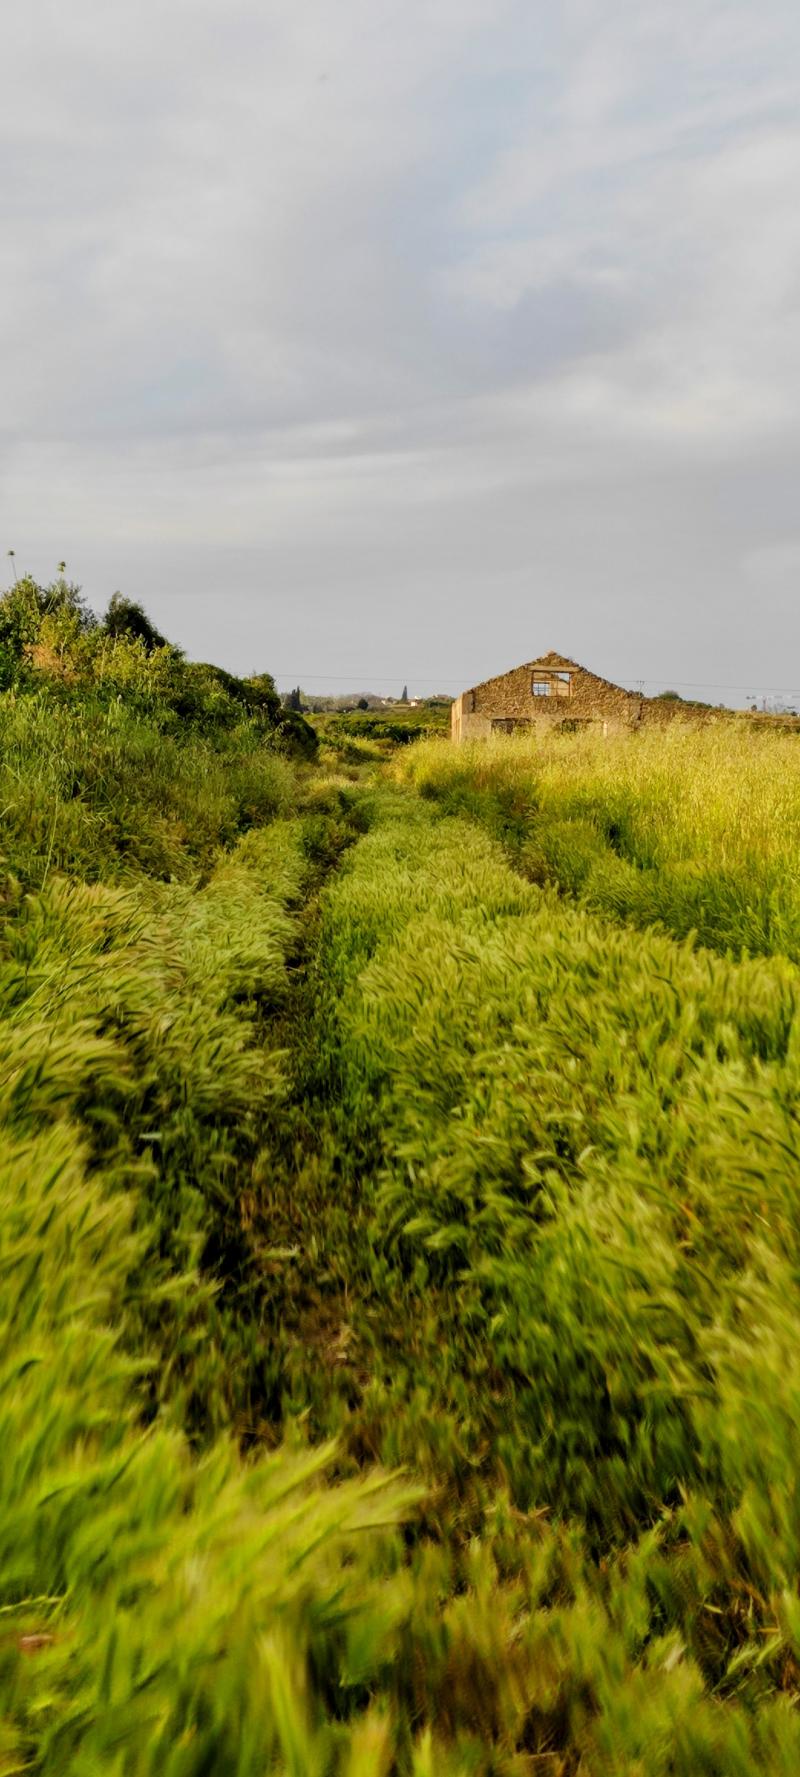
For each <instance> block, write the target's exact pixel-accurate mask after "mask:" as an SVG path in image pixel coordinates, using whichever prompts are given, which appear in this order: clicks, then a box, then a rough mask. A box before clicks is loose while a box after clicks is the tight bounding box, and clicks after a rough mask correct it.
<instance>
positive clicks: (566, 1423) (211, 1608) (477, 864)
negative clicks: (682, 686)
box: [0, 588, 800, 1777]
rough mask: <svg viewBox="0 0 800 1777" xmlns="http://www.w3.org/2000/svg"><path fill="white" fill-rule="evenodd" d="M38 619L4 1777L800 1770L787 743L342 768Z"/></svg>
mask: <svg viewBox="0 0 800 1777" xmlns="http://www.w3.org/2000/svg"><path fill="white" fill-rule="evenodd" d="M34 590H36V589H34ZM39 593H41V589H38V593H37V596H36V597H34V594H33V593H30V596H28V594H26V593H25V590H24V589H23V593H21V594H20V593H19V591H18V590H17V591H15V592H14V593H13V594H11V595H8V597H7V599H6V601H4V602H3V603H2V604H0V644H1V645H2V650H4V652H2V658H1V659H0V665H2V667H3V674H4V684H5V687H6V688H5V689H4V690H3V691H2V692H0V795H2V802H0V810H1V811H2V812H1V813H0V850H1V851H2V927H1V930H0V992H1V993H2V996H3V1007H2V1025H1V1026H0V1044H2V1048H3V1063H2V1069H1V1070H0V1119H2V1128H3V1149H2V1200H1V1202H0V1280H1V1281H0V1303H1V1304H2V1358H1V1360H0V1451H2V1462H1V1463H0V1545H1V1547H2V1558H1V1559H0V1774H2V1777H11V1774H12V1773H22V1772H32V1773H41V1774H42V1777H63V1774H65V1773H70V1774H71V1773H75V1774H77V1777H90V1774H91V1777H96V1774H97V1773H103V1774H105V1773H109V1774H111V1777H212V1774H214V1777H216V1774H218V1773H219V1774H222V1777H227V1774H230V1777H251V1773H252V1774H255V1773H262V1772H263V1773H267V1772H274V1773H278V1774H280V1777H618V1774H625V1777H697V1774H703V1777H711V1774H714V1777H717V1774H718V1777H728V1774H733V1777H747V1774H749V1773H752V1772H763V1773H765V1774H767V1773H769V1774H775V1777H790V1774H791V1777H795V1773H796V1772H797V1771H798V1770H800V1714H798V1710H797V1702H798V1698H799V1697H800V1590H799V1589H798V1588H799V1582H800V1483H799V1482H798V1474H799V1473H800V1435H799V1434H800V1370H799V1369H798V1364H797V1355H796V1354H797V1347H798V1340H799V1339H800V977H799V976H798V970H797V964H798V961H800V867H799V864H798V859H799V858H800V852H799V851H798V838H799V837H800V743H798V741H796V740H795V739H794V738H793V737H792V736H788V735H787V736H781V735H776V734H771V733H767V732H763V731H755V730H751V729H749V728H747V727H746V726H743V725H742V726H740V725H738V724H736V723H733V722H732V723H731V724H729V725H728V724H721V725H719V726H718V727H716V728H715V729H713V730H711V731H708V732H699V731H693V730H692V729H691V728H683V727H679V726H677V725H676V726H675V727H674V728H672V729H670V730H668V731H666V732H665V733H663V734H652V735H651V734H644V735H641V736H639V735H629V736H627V737H624V738H622V737H621V738H619V739H615V738H612V737H609V739H608V740H606V741H601V740H596V741H590V740H587V739H586V738H584V737H582V736H580V735H574V736H564V737H559V738H557V739H553V740H552V741H551V742H550V743H548V744H546V745H545V744H538V745H537V744H534V743H532V742H530V741H526V742H520V741H516V740H508V739H500V740H498V741H497V742H496V743H488V744H485V745H483V746H481V747H475V748H469V747H462V748H459V749H454V748H452V747H451V746H450V745H449V744H448V743H447V742H446V741H445V740H441V739H429V738H425V737H424V736H423V737H422V738H419V739H415V740H414V742H413V744H405V743H404V742H403V741H401V740H399V739H398V738H397V737H396V736H392V735H391V734H377V735H376V734H375V733H372V732H370V733H367V732H360V731H359V725H358V722H357V721H355V719H352V720H351V719H348V720H346V721H343V720H341V719H339V718H336V719H333V718H327V717H326V718H321V719H320V721H319V733H318V742H319V744H318V746H317V748H316V750H315V746H314V739H313V736H311V737H309V735H308V732H307V730H306V728H305V726H304V725H303V724H302V723H292V722H291V721H287V720H286V719H285V718H284V716H283V715H282V713H281V712H280V709H279V707H278V703H277V699H276V698H275V697H274V695H273V693H272V692H271V690H270V684H269V681H268V680H267V679H266V678H264V677H262V678H261V679H259V680H250V681H239V680H233V679H231V678H230V677H229V676H228V675H216V676H215V674H214V672H213V669H210V668H195V667H191V666H190V665H189V664H188V663H186V662H184V661H183V660H182V658H181V657H180V656H179V655H178V654H177V652H176V651H174V650H169V649H168V648H167V649H165V648H164V647H162V646H161V645H160V638H159V642H158V644H156V645H152V644H151V643H149V642H148V643H147V644H146V643H145V641H143V640H137V639H136V638H135V637H131V636H127V637H122V638H120V637H116V638H115V637H113V636H112V635H111V634H110V632H108V631H107V630H104V629H103V628H102V626H100V627H98V626H93V625H92V624H91V623H88V622H87V621H86V620H85V617H84V616H82V615H81V612H80V611H79V610H77V608H76V607H75V603H74V599H71V596H69V594H68V589H67V590H66V591H65V590H64V589H63V588H62V590H61V592H59V591H58V589H57V588H56V590H55V592H54V591H53V589H50V590H49V594H48V598H49V602H48V599H47V598H44V597H39V596H38V594H39ZM26 597H27V598H28V603H27V605H26V604H25V598H26ZM34 648H37V649H38V650H39V652H38V655H37V656H36V658H34V655H33V653H32V649H34ZM362 726H363V724H362Z"/></svg>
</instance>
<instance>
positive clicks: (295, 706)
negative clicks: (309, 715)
mask: <svg viewBox="0 0 800 1777" xmlns="http://www.w3.org/2000/svg"><path fill="white" fill-rule="evenodd" d="M286 708H287V710H302V708H303V697H302V693H301V690H300V686H299V685H296V686H295V688H294V690H293V691H290V692H289V695H288V697H287V699H286Z"/></svg>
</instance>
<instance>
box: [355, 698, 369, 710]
mask: <svg viewBox="0 0 800 1777" xmlns="http://www.w3.org/2000/svg"><path fill="white" fill-rule="evenodd" d="M356 707H357V708H358V709H360V710H368V709H369V704H368V703H367V700H366V697H359V700H358V704H357V706H356Z"/></svg>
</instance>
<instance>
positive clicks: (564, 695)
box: [451, 653, 672, 740]
mask: <svg viewBox="0 0 800 1777" xmlns="http://www.w3.org/2000/svg"><path fill="white" fill-rule="evenodd" d="M671 714H672V711H671V710H670V708H669V706H668V705H666V706H665V705H664V703H663V702H661V701H660V700H659V699H656V698H652V697H643V696H642V695H641V693H637V692H634V691H623V689H622V687H621V686H619V685H612V684H611V682H610V680H608V679H601V678H599V677H598V675H597V673H590V672H588V671H587V669H586V667H585V666H578V664H577V662H576V661H574V660H568V659H567V657H566V655H564V654H554V653H550V654H542V655H540V656H539V658H538V659H536V660H529V661H527V662H526V664H525V665H524V666H515V667H513V668H512V670H511V672H508V673H501V674H500V675H499V677H498V678H495V679H485V680H484V681H483V684H481V685H473V687H472V689H471V690H470V691H462V693H461V696H460V697H457V698H456V699H455V702H454V704H453V706H452V715H451V723H452V737H453V740H467V739H470V740H472V739H480V738H481V737H482V736H484V735H488V734H493V733H495V734H496V733H506V734H511V733H513V732H514V730H515V729H519V728H532V727H533V726H534V724H536V725H538V724H545V723H549V724H551V725H552V724H555V725H556V726H557V727H561V728H580V727H584V726H588V725H589V724H590V723H591V724H601V725H602V726H603V727H604V728H608V727H609V726H612V725H613V726H614V727H621V726H624V727H638V726H639V724H640V723H641V722H644V721H647V720H650V719H654V720H656V721H659V722H661V721H665V720H669V719H670V716H671Z"/></svg>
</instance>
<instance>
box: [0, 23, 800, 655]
mask: <svg viewBox="0 0 800 1777" xmlns="http://www.w3.org/2000/svg"><path fill="white" fill-rule="evenodd" d="M3 32H4V45H3V48H4V63H5V67H6V93H7V98H6V102H5V103H4V106H3V111H2V115H0V161H1V162H2V165H1V166H0V173H2V177H1V178H0V378H1V381H0V388H1V390H2V402H1V403H0V515H1V516H2V527H0V530H1V531H2V536H0V543H2V547H3V548H7V547H9V546H14V547H15V548H16V549H17V551H18V556H19V558H20V559H21V560H25V561H26V562H29V563H30V565H31V567H32V568H34V570H36V571H38V572H41V573H46V572H48V570H49V567H50V566H51V564H52V562H53V561H55V560H56V559H58V558H59V557H60V556H62V555H65V556H66V557H67V559H68V560H69V562H70V566H71V568H72V571H73V572H75V573H76V575H78V577H80V578H81V579H83V581H84V584H85V586H86V590H87V592H88V593H89V596H90V597H92V598H94V599H95V601H96V602H97V603H100V602H102V601H103V600H104V599H105V598H106V597H107V596H108V594H109V592H110V591H112V590H113V589H114V587H116V586H118V585H123V586H124V587H125V589H126V590H128V591H130V592H132V593H135V594H136V595H137V596H141V597H143V598H144V599H145V601H146V602H147V603H149V604H150V605H151V607H152V609H153V614H154V616H155V617H156V619H157V620H158V621H159V622H160V623H161V624H162V625H165V626H166V627H167V628H169V627H170V625H171V626H172V629H173V630H174V631H175V633H177V634H178V635H179V639H180V640H181V641H182V642H184V644H185V645H186V646H187V647H188V648H189V649H190V650H191V651H192V652H196V653H198V654H203V655H206V656H209V655H210V656H214V657H216V658H218V659H219V660H220V661H222V662H223V663H225V664H229V665H231V666H234V667H237V666H238V667H242V666H245V665H248V664H250V663H251V662H252V659H253V655H254V652H255V653H256V654H257V655H258V657H259V659H260V660H261V661H262V662H263V664H264V665H267V666H269V665H273V666H274V667H276V668H277V669H279V670H281V669H283V668H285V669H286V671H287V673H289V674H290V675H291V676H292V677H297V676H298V675H300V676H303V675H305V676H307V677H309V678H310V675H311V674H319V675H320V678H319V679H317V680H315V682H316V683H320V682H322V680H323V679H324V674H325V673H326V671H327V673H328V674H329V675H330V678H331V682H332V683H334V682H335V683H340V682H341V681H340V678H339V675H340V674H341V675H347V674H348V673H352V677H353V682H354V683H358V682H360V683H364V682H365V675H366V676H368V677H370V678H375V677H376V675H378V674H380V673H383V674H384V676H386V675H387V674H388V675H389V677H390V678H391V676H392V675H394V676H395V677H399V679H400V682H401V683H402V682H403V680H404V679H407V680H409V682H411V681H412V680H413V679H414V677H415V675H419V683H420V684H422V682H423V681H425V682H426V683H427V686H428V688H432V685H433V682H434V681H436V682H439V683H443V682H444V681H445V680H449V681H450V682H451V683H452V685H453V688H456V687H457V685H458V683H459V682H462V681H463V682H469V680H470V679H474V678H475V677H476V676H478V675H479V673H480V672H481V671H483V670H487V671H488V670H490V669H491V668H494V667H500V666H502V665H504V664H508V663H509V662H510V661H511V660H513V659H514V658H515V657H517V656H520V655H524V654H525V653H526V652H528V651H529V650H530V648H531V647H532V646H537V647H538V646H539V645H545V644H546V645H548V646H549V645H557V646H562V647H565V648H568V649H570V650H571V651H573V652H574V653H576V654H577V655H578V657H584V658H587V659H588V660H590V662H592V663H596V664H597V665H598V666H599V667H600V668H601V669H603V670H606V671H608V672H610V673H612V675H613V674H614V673H615V672H616V673H618V674H619V675H620V676H624V675H625V674H627V675H628V676H631V675H632V676H633V677H640V676H641V677H647V678H651V677H652V678H657V677H659V676H661V675H663V677H665V678H669V679H672V680H675V679H678V678H684V679H688V680H692V681H693V682H694V681H695V680H697V679H703V678H704V677H705V680H706V682H708V683H709V684H710V683H712V682H717V681H723V682H724V681H726V680H733V679H738V678H739V677H740V676H741V675H744V677H745V678H748V677H752V675H753V674H754V672H758V673H759V674H760V675H762V676H763V679H764V682H765V683H769V682H771V681H772V680H774V679H775V677H776V675H780V674H785V672H786V670H787V668H786V664H785V663H786V661H787V657H788V658H792V657H793V656H792V650H793V649H794V650H797V647H798V643H800V621H799V620H798V619H797V618H796V617H795V616H794V614H793V611H792V609H791V606H790V601H789V600H788V599H787V597H786V591H785V589H786V586H787V584H788V581H789V578H790V575H791V571H792V570H791V563H792V562H793V561H794V560H795V557H794V556H793V555H792V553H791V551H792V549H795V548H796V542H797V525H796V519H795V516H794V507H795V493H794V464H795V462H796V454H797V446H798V430H799V429H800V428H799V427H798V421H797V418H796V415H795V411H794V409H795V402H794V395H793V390H794V387H795V386H796V378H797V373H798V372H800V333H799V332H798V316H797V291H798V288H800V239H799V238H798V230H797V226H796V221H795V211H796V189H797V177H798V173H800V127H798V125H797V116H798V109H797V100H798V97H800V15H798V14H797V11H796V8H795V7H794V6H793V5H792V4H790V0H766V4H765V5H764V6H763V7H762V8H761V9H760V10H759V11H758V12H756V11H755V9H754V8H752V6H750V5H749V3H748V0H725V3H724V4H723V3H722V0H670V4H667V3H666V0H653V3H652V4H651V5H649V6H648V7H646V8H641V7H638V6H634V5H633V4H632V3H631V0H610V4H609V0H565V3H564V5H563V6H562V7H559V8H552V7H549V6H547V5H545V3H544V0H537V3H535V4H533V5H531V4H529V3H528V0H525V3H523V0H458V3H457V0H433V3H429V4H426V5H425V6H424V7H423V6H422V5H421V4H418V5H417V4H412V5H407V6H405V7H400V6H398V5H397V4H396V3H395V0H342V3H341V5H340V6H338V7H336V8H332V7H330V6H329V5H328V4H327V3H324V0H303V4H301V5H294V4H290V3H289V0H271V3H266V4H259V5H255V4H247V3H245V0H201V3H198V0H193V3H192V4H191V5H190V4H189V3H188V0H161V3H160V4H158V5H156V3H155V0H141V4H140V5H139V6H137V7H135V8H134V7H126V6H124V5H118V6H108V5H102V6H101V5H100V4H99V3H95V0H73V4H72V5H71V6H70V7H68V8H66V7H62V6H55V5H54V4H49V3H47V0H29V4H28V6H27V8H26V10H25V13H24V14H23V12H22V9H17V11H16V13H15V14H14V15H13V16H12V17H11V18H10V19H7V21H6V23H5V25H4V27H3ZM781 551H783V554H781ZM787 551H788V554H787ZM787 563H789V564H790V565H789V566H788V567H787ZM279 656H286V658H279ZM798 670H800V669H798ZM779 682H780V678H779Z"/></svg>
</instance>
